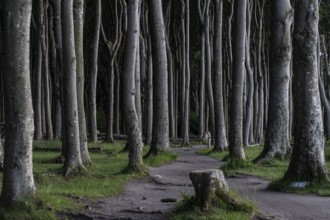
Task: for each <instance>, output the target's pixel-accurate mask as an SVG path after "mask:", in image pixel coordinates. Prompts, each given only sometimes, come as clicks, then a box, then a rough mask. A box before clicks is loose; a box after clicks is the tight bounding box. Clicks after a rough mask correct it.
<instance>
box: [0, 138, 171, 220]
mask: <svg viewBox="0 0 330 220" xmlns="http://www.w3.org/2000/svg"><path fill="white" fill-rule="evenodd" d="M34 147H37V148H39V150H38V151H34V152H33V162H34V167H33V171H34V176H35V182H36V187H37V190H38V196H39V198H40V201H39V202H37V203H31V202H29V201H26V202H23V203H22V204H18V205H17V207H18V209H15V210H6V212H5V211H4V210H0V215H1V216H3V217H5V219H27V216H29V218H28V219H55V216H54V213H56V212H65V211H74V210H79V209H81V208H82V207H83V206H84V204H83V203H82V201H84V200H86V199H96V198H101V197H109V196H114V195H117V194H119V193H121V192H122V191H123V186H124V184H125V183H126V182H127V181H128V180H131V179H133V178H137V177H139V176H137V175H128V174H122V173H121V171H122V170H123V169H124V168H125V167H126V165H127V158H128V156H127V153H119V152H120V150H121V149H122V148H123V147H124V143H123V142H116V143H114V144H106V143H97V144H89V147H101V148H102V152H99V153H90V156H91V159H92V162H93V165H92V167H89V168H88V171H89V173H88V175H86V176H81V177H73V178H69V179H67V178H63V177H62V176H61V175H59V174H58V171H59V169H60V168H61V167H62V164H58V163H56V162H55V160H54V159H55V158H57V157H58V156H59V155H60V147H61V142H59V141H38V142H35V143H34ZM40 148H41V149H43V148H51V149H52V150H54V148H55V149H56V148H58V151H57V152H56V151H51V152H49V151H41V150H40ZM147 150H148V147H145V152H147ZM176 157H177V155H176V154H174V153H164V154H161V155H159V156H157V157H151V158H148V159H146V160H145V161H144V163H145V165H146V166H151V167H154V166H160V165H162V164H164V163H166V162H169V161H172V160H175V159H176ZM1 179H2V175H1V176H0V182H1V183H2V180H1ZM18 210H21V211H22V210H23V212H18ZM24 215H26V216H24ZM1 219H2V218H1Z"/></svg>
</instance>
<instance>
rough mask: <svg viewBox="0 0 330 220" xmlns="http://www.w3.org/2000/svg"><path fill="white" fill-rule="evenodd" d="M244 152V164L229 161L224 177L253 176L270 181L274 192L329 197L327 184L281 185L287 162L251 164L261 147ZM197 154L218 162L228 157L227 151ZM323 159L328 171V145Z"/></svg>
mask: <svg viewBox="0 0 330 220" xmlns="http://www.w3.org/2000/svg"><path fill="white" fill-rule="evenodd" d="M244 151H245V155H246V159H247V161H246V162H238V161H229V162H228V164H226V165H224V166H222V167H221V169H222V170H223V171H224V173H225V174H226V176H235V175H236V174H246V175H253V176H257V177H261V178H263V179H266V180H270V181H272V184H271V186H270V188H271V189H274V190H281V191H286V192H296V193H315V194H318V195H321V196H329V195H330V184H329V183H320V184H315V183H311V184H310V185H309V186H308V187H306V188H305V189H294V188H292V187H290V184H291V183H282V182H281V181H279V180H280V179H281V178H282V177H283V176H284V174H285V172H286V170H287V168H288V166H289V160H281V161H279V160H274V161H271V162H267V163H262V164H253V163H252V162H251V161H252V160H253V159H255V158H256V157H257V156H258V155H259V154H260V153H261V151H262V146H257V147H249V148H244ZM199 153H200V154H203V155H209V156H211V157H214V158H217V159H219V160H222V159H225V158H226V157H227V156H228V151H224V152H216V153H214V152H212V150H210V149H206V148H204V149H201V150H200V151H199ZM325 158H326V165H327V169H328V170H330V144H329V143H328V144H326V147H325Z"/></svg>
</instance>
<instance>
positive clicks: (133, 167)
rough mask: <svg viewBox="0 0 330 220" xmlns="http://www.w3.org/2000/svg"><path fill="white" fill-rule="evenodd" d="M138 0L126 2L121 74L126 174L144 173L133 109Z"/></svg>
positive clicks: (135, 114) (137, 124)
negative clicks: (126, 151)
mask: <svg viewBox="0 0 330 220" xmlns="http://www.w3.org/2000/svg"><path fill="white" fill-rule="evenodd" d="M140 3H141V2H140V0H128V2H127V5H128V7H127V11H128V12H127V13H128V14H127V16H128V21H127V22H128V24H127V32H126V47H125V53H124V63H123V74H124V90H123V98H124V100H123V101H124V114H125V126H126V132H127V146H128V152H129V154H128V159H129V161H128V166H127V168H126V171H127V172H145V171H146V170H145V167H144V166H143V161H142V149H143V142H142V132H141V130H140V126H139V119H138V115H137V113H136V107H135V79H134V75H135V64H136V48H137V45H138V43H139V34H140V31H139V20H140V19H139V5H140Z"/></svg>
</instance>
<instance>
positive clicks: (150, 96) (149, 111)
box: [146, 34, 153, 145]
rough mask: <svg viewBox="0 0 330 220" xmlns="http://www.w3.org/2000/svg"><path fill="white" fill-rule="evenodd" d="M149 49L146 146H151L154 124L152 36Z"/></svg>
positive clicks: (148, 40)
mask: <svg viewBox="0 0 330 220" xmlns="http://www.w3.org/2000/svg"><path fill="white" fill-rule="evenodd" d="M147 42H148V47H147V57H148V59H147V103H146V105H147V106H146V111H147V114H146V123H147V125H146V144H149V145H150V144H151V141H152V124H153V112H152V109H153V102H152V100H153V88H152V87H153V86H152V81H153V79H152V77H153V74H152V73H153V71H152V69H153V64H152V62H153V61H152V48H151V37H150V34H149V36H148V37H147Z"/></svg>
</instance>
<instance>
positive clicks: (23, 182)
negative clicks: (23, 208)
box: [1, 0, 36, 206]
mask: <svg viewBox="0 0 330 220" xmlns="http://www.w3.org/2000/svg"><path fill="white" fill-rule="evenodd" d="M2 7H3V8H2V10H3V11H2V12H3V13H2V18H1V19H2V25H3V33H2V36H3V46H2V49H3V50H2V52H3V63H2V65H3V70H4V71H3V74H5V75H4V76H5V77H4V80H5V82H4V87H5V104H6V105H5V115H6V138H5V155H4V173H3V185H2V192H1V205H2V206H6V205H10V204H12V203H13V202H15V201H19V200H23V199H25V198H26V197H31V196H34V195H36V187H35V184H34V178H33V169H32V166H33V165H32V141H33V132H34V120H33V108H32V97H31V86H30V85H31V84H30V65H29V64H30V60H29V59H30V43H29V42H30V23H31V10H32V9H31V7H32V1H31V0H22V1H11V0H5V1H3V6H2Z"/></svg>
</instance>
